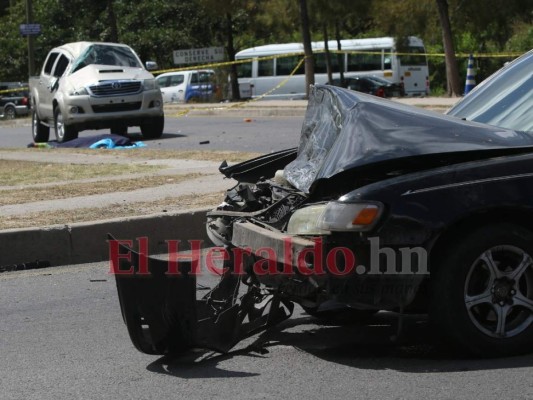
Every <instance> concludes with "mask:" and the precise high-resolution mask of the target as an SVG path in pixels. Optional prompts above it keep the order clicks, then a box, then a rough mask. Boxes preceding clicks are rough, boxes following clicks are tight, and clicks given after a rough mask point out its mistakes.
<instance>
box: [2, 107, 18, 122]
mask: <svg viewBox="0 0 533 400" xmlns="http://www.w3.org/2000/svg"><path fill="white" fill-rule="evenodd" d="M4 116H5V118H6V119H15V117H16V116H17V113H16V112H15V107H12V106H8V107H6V108H5V110H4Z"/></svg>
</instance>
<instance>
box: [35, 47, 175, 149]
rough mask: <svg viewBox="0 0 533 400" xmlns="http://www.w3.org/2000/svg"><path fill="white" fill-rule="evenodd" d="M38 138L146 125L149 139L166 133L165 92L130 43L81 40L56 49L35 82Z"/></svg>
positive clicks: (62, 137) (71, 136) (61, 139)
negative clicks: (51, 132)
mask: <svg viewBox="0 0 533 400" xmlns="http://www.w3.org/2000/svg"><path fill="white" fill-rule="evenodd" d="M29 85H30V91H31V98H32V104H31V106H32V136H33V140H34V141H35V142H46V141H48V139H49V136H50V127H54V128H55V134H56V139H57V141H58V142H60V143H61V142H66V141H68V140H72V139H75V138H77V137H78V132H80V131H82V130H86V129H110V130H111V133H116V134H120V135H126V134H127V131H128V127H129V126H140V128H141V133H142V135H143V137H144V138H146V139H153V138H158V137H160V136H161V135H162V134H163V128H164V121H165V120H164V114H163V101H162V97H161V91H160V89H159V87H158V85H157V83H156V81H155V79H154V76H153V75H152V74H151V73H150V72H148V71H147V70H146V69H145V68H144V66H143V64H142V63H141V61H140V59H139V57H138V56H137V54H135V52H134V51H133V50H132V49H131V48H130V47H129V46H126V45H124V44H117V43H98V42H77V43H69V44H65V45H63V46H60V47H57V48H54V49H52V50H51V51H50V53H49V54H48V56H47V57H46V60H45V62H44V65H43V68H42V70H41V74H40V75H39V76H37V77H32V78H30V82H29Z"/></svg>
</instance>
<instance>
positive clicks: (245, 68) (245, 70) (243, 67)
mask: <svg viewBox="0 0 533 400" xmlns="http://www.w3.org/2000/svg"><path fill="white" fill-rule="evenodd" d="M237 77H238V78H251V77H252V60H250V62H247V63H242V64H237Z"/></svg>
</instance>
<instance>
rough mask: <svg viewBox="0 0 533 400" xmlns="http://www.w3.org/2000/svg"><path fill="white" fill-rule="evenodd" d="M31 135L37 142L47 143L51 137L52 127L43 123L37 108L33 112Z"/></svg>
mask: <svg viewBox="0 0 533 400" xmlns="http://www.w3.org/2000/svg"><path fill="white" fill-rule="evenodd" d="M31 136H32V137H33V141H34V142H35V143H46V142H48V139H49V138H50V127H48V126H46V125H43V123H42V122H41V119H40V118H39V114H37V111H35V108H33V109H32V112H31Z"/></svg>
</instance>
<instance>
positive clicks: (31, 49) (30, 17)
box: [26, 0, 35, 76]
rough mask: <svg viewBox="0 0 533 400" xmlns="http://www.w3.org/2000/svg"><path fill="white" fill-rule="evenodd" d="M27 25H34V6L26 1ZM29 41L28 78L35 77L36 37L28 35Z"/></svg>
mask: <svg viewBox="0 0 533 400" xmlns="http://www.w3.org/2000/svg"><path fill="white" fill-rule="evenodd" d="M26 23H27V24H32V23H33V5H32V3H31V0H26ZM27 38H28V39H27V40H28V76H33V75H34V71H35V59H34V57H33V55H34V35H27Z"/></svg>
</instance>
